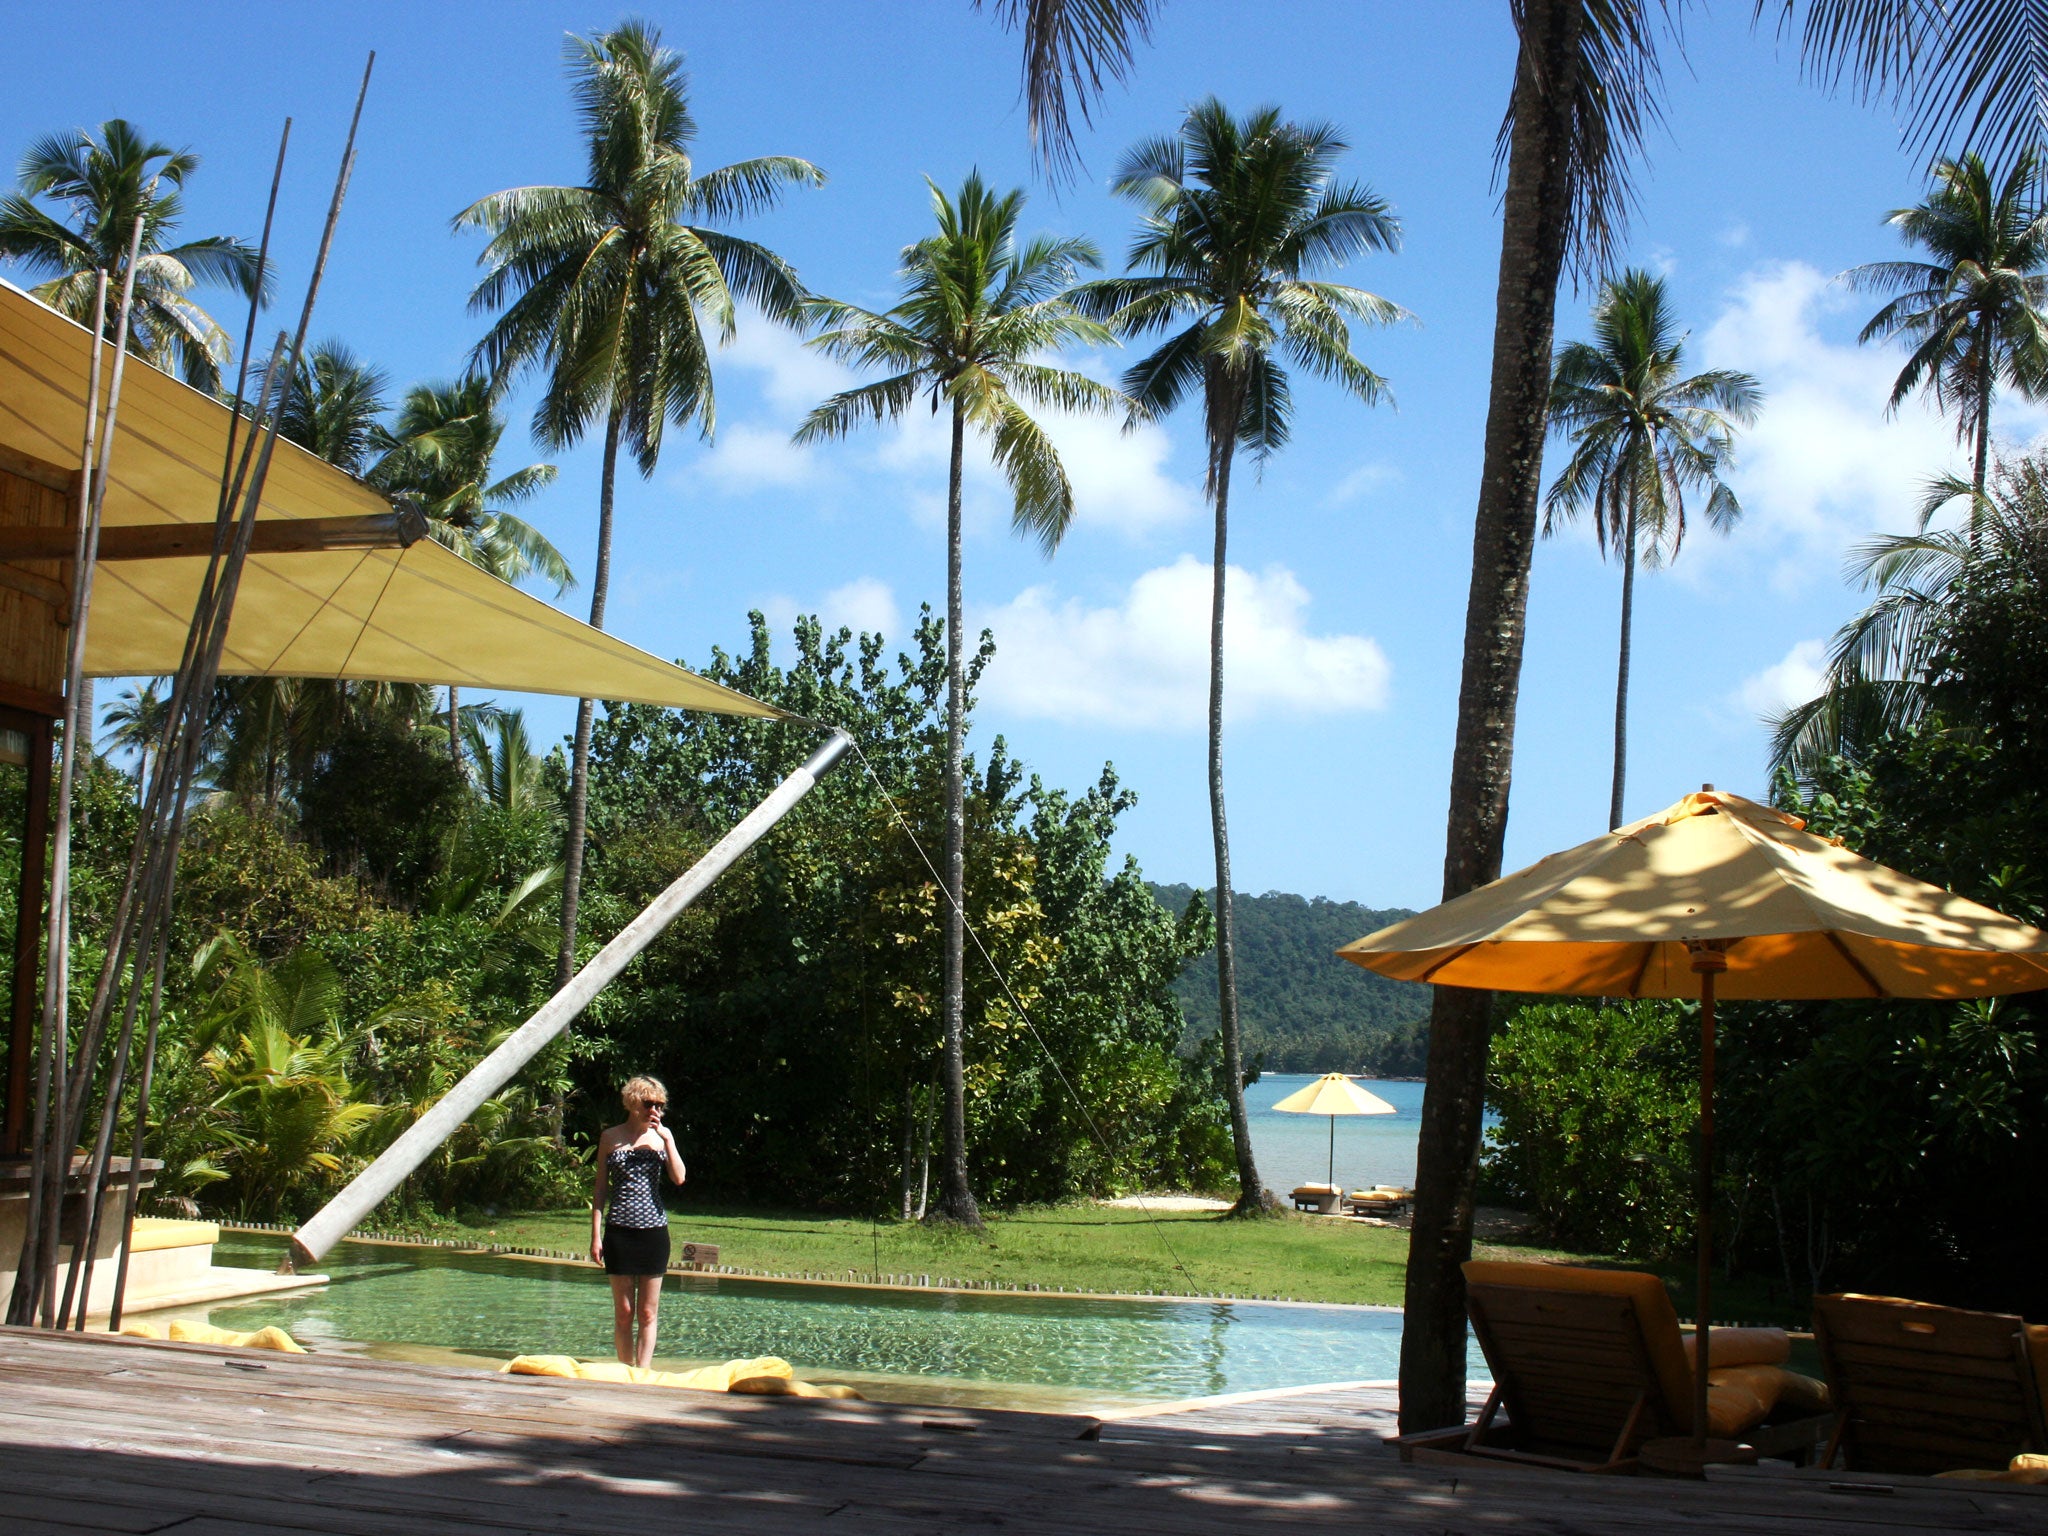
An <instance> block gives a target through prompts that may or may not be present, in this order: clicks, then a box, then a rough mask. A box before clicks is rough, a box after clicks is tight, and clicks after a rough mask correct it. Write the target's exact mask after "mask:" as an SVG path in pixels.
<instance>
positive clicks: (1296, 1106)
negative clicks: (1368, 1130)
mask: <svg viewBox="0 0 2048 1536" xmlns="http://www.w3.org/2000/svg"><path fill="white" fill-rule="evenodd" d="M1273 1107H1274V1108H1275V1109H1277V1110H1279V1111H1280V1112H1281V1113H1282V1114H1287V1115H1391V1114H1393V1113H1395V1109H1394V1106H1393V1105H1391V1104H1389V1103H1388V1102H1387V1101H1386V1100H1385V1099H1383V1098H1381V1097H1380V1096H1379V1095H1378V1094H1376V1093H1367V1092H1366V1091H1365V1090H1364V1089H1363V1088H1361V1087H1359V1086H1358V1084H1356V1083H1354V1082H1352V1081H1351V1079H1350V1078H1348V1077H1346V1076H1345V1075H1344V1074H1343V1073H1342V1072H1325V1073H1324V1074H1323V1075H1322V1076H1321V1077H1319V1078H1317V1079H1316V1080H1315V1081H1314V1082H1312V1083H1310V1084H1309V1085H1308V1086H1307V1087H1306V1088H1297V1089H1296V1090H1295V1091H1294V1092H1293V1093H1290V1094H1289V1095H1287V1097H1286V1098H1284V1099H1282V1100H1281V1101H1280V1102H1279V1103H1278V1104H1275V1105H1274V1106H1273Z"/></svg>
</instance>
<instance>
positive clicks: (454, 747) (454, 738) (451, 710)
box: [448, 683, 462, 774]
mask: <svg viewBox="0 0 2048 1536" xmlns="http://www.w3.org/2000/svg"><path fill="white" fill-rule="evenodd" d="M460 692H461V691H460V690H459V689H458V688H456V686H455V685H454V684H453V683H450V684H449V685H448V761H449V762H451V763H453V764H454V765H455V771H456V772H457V773H458V774H459V773H461V772H462V702H461V697H460Z"/></svg>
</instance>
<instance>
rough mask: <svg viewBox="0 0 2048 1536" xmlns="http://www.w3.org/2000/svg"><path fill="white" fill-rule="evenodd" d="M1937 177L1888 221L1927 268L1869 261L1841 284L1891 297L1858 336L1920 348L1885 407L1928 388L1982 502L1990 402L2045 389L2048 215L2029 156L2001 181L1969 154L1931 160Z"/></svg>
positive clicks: (2019, 159)
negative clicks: (2000, 393) (1964, 453)
mask: <svg viewBox="0 0 2048 1536" xmlns="http://www.w3.org/2000/svg"><path fill="white" fill-rule="evenodd" d="M1933 177H1934V183H1935V185H1934V190H1933V191H1932V192H1930V193H1929V194H1928V196H1927V198H1926V200H1925V201H1924V202H1921V203H1919V204H1917V205H1916V206H1914V207H1911V208H1895V209H1893V210H1892V211H1891V212H1890V213H1888V214H1886V215H1885V222H1886V223H1887V224H1889V225H1891V226H1892V227H1893V228H1895V229H1896V230H1898V232H1899V235H1900V238H1902V239H1903V240H1904V241H1905V242H1906V243H1907V244H1908V245H1912V246H1917V247H1919V248H1920V249H1921V250H1924V251H1925V252H1926V253H1927V256H1928V259H1927V260H1926V261H1874V262H1869V263H1866V264H1865V265H1863V266H1860V267H1856V268H1854V269H1853V270H1851V271H1850V272H1848V273H1846V274H1844V275H1845V276H1846V277H1847V278H1848V280H1849V281H1850V282H1851V283H1853V284H1854V285H1855V286H1856V287H1858V288H1862V289H1866V290H1873V289H1874V290H1876V291H1878V292H1881V293H1893V294H1897V295H1898V297H1897V298H1895V299H1893V300H1892V301H1891V302H1890V303H1889V304H1887V305H1885V306H1884V308H1882V309H1880V310H1879V311H1878V312H1877V313H1876V314H1875V315H1873V316H1871V317H1870V323H1869V324H1868V325H1866V326H1864V327H1863V333H1862V335H1861V336H1860V337H1859V338H1858V339H1859V340H1861V341H1890V340H1892V339H1893V338H1894V337H1905V338H1906V339H1908V340H1909V341H1912V342H1916V343H1918V344H1917V345H1916V346H1914V348H1913V351H1912V353H1911V354H1910V355H1909V356H1908V357H1907V359H1906V365H1905V367H1903V368H1901V369H1900V370H1899V376H1898V379H1897V380H1896V381H1895V382H1894V383H1893V385H1892V394H1891V399H1890V400H1889V401H1887V402H1886V409H1887V410H1888V411H1896V410H1897V409H1898V408H1899V405H1900V403H1901V402H1903V401H1904V400H1905V398H1906V397H1907V396H1908V395H1910V394H1912V393H1913V392H1914V391H1915V390H1916V389H1925V390H1927V391H1929V392H1930V393H1932V394H1933V396H1934V398H1935V401H1936V402H1937V403H1938V404H1939V405H1940V407H1941V408H1942V409H1943V410H1945V411H1953V412H1955V417H1956V438H1957V440H1958V441H1966V440H1971V439H1974V440H1975V444H1976V451H1975V458H1974V461H1973V465H1974V467H1973V469H1972V472H1971V476H1970V486H1971V489H1972V490H1973V491H1974V492H1975V493H1976V495H1978V496H1980V497H1981V496H1982V495H1983V494H1984V474H1985V470H1986V467H1987V465H1988V463H1989V460H1990V454H1991V397H1992V395H1993V393H1994V392H1995V391H1996V389H1997V387H1998V386H1999V385H2000V384H2005V385H2008V386H2011V387H2013V388H2016V389H2018V390H2019V391H2021V393H2023V394H2028V395H2033V394H2038V393H2039V392H2040V391H2041V389H2042V388H2043V386H2044V384H2048V318H2044V316H2043V315H2042V313H2041V309H2042V305H2043V304H2044V303H2048V212H2044V211H2043V210H2042V207H2041V171H2040V161H2039V159H2038V158H2037V156H2036V155H2035V153H2034V151H2032V150H2031V149H2029V150H2023V151H2021V152H2020V154H2019V155H2018V156H2017V157H2016V158H2015V159H2014V161H2013V162H2012V165H2011V167H2010V168H2009V169H2008V170H2006V171H2005V173H2004V174H2003V175H1994V174H1993V173H1992V171H1991V170H1990V169H1989V168H1988V167H1986V165H1985V164H1984V162H1983V160H1982V159H1980V158H1979V157H1978V156H1976V155H1974V154H1965V155H1963V156H1961V157H1960V158H1959V159H1955V160H1938V161H1936V162H1935V165H1934V170H1933Z"/></svg>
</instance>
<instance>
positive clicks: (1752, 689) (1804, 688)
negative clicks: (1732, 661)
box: [1735, 640, 1827, 719]
mask: <svg viewBox="0 0 2048 1536" xmlns="http://www.w3.org/2000/svg"><path fill="white" fill-rule="evenodd" d="M1826 668H1827V645H1826V642H1824V641H1820V640H1801V641H1800V642H1799V643H1798V644H1797V645H1795V646H1793V647H1792V649H1791V650H1789V651H1787V652H1786V653H1785V654H1784V655H1783V656H1782V657H1780V658H1779V659H1778V660H1777V661H1775V662H1773V663H1772V664H1771V665H1770V666H1768V667H1765V668H1764V669H1763V670H1762V671H1761V672H1754V673H1751V674H1750V675H1749V676H1748V677H1745V678H1744V679H1743V680H1742V685H1741V686H1740V687H1739V688H1737V689H1736V690H1735V698H1736V701H1737V702H1739V703H1740V704H1741V705H1742V707H1743V708H1744V709H1745V710H1747V711H1748V712H1749V713H1750V714H1751V715H1754V716H1756V717H1757V718H1758V719H1766V718H1769V717H1770V716H1773V715H1782V714H1783V713H1784V712H1785V711H1786V710H1788V709H1790V708H1792V707H1793V706H1794V705H1795V704H1804V703H1806V702H1807V701H1808V700H1810V699H1814V698H1818V697H1819V696H1820V690H1821V681H1822V674H1823V673H1824V672H1825V671H1826Z"/></svg>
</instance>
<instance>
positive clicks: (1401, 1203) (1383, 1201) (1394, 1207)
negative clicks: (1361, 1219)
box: [1344, 1185, 1413, 1216]
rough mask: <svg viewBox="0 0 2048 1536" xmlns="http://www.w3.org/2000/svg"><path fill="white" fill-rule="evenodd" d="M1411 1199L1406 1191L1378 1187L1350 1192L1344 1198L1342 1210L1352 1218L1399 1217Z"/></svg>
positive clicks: (1382, 1186)
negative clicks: (1347, 1212)
mask: <svg viewBox="0 0 2048 1536" xmlns="http://www.w3.org/2000/svg"><path fill="white" fill-rule="evenodd" d="M1412 1199H1413V1197H1412V1196H1411V1195H1410V1194H1409V1193H1408V1192H1407V1191H1406V1190H1400V1189H1392V1188H1389V1187H1387V1186H1385V1185H1378V1186H1375V1187H1374V1188H1372V1189H1354V1190H1353V1191H1351V1193H1350V1194H1348V1195H1346V1196H1345V1197H1344V1209H1345V1210H1347V1211H1349V1212H1350V1213H1351V1214H1352V1215H1353V1216H1399V1215H1400V1214H1401V1213H1402V1212H1403V1211H1405V1210H1407V1209H1408V1206H1409V1204H1410V1202H1411V1200H1412Z"/></svg>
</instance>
